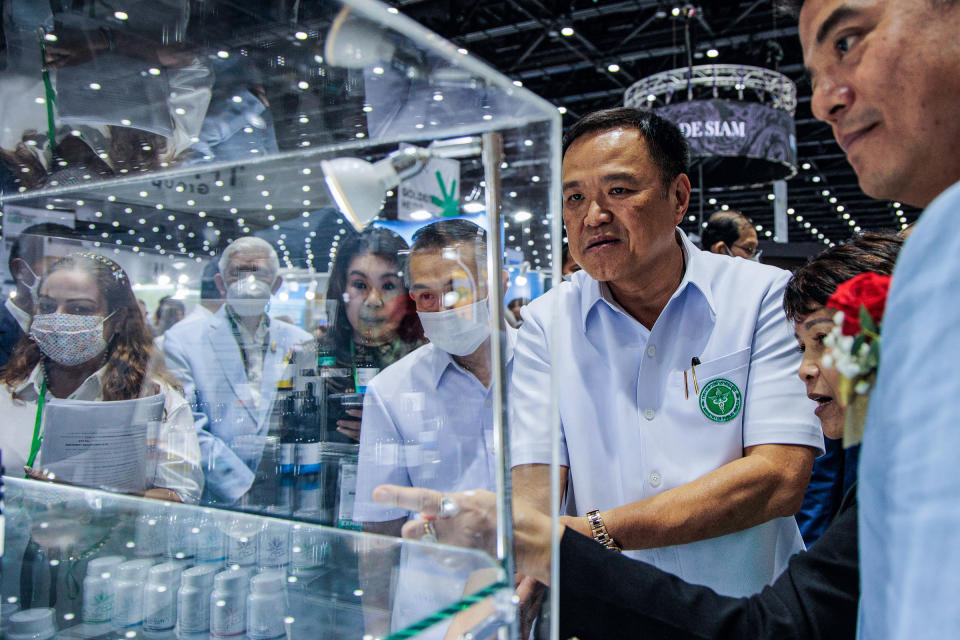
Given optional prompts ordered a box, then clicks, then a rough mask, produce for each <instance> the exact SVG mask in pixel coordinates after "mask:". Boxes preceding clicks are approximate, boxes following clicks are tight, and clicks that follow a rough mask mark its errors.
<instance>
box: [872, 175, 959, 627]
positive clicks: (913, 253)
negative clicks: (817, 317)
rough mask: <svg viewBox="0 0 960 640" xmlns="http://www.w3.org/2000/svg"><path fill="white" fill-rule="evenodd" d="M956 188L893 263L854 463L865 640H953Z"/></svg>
mask: <svg viewBox="0 0 960 640" xmlns="http://www.w3.org/2000/svg"><path fill="white" fill-rule="evenodd" d="M958 210H960V183H957V184H955V185H953V186H952V187H950V188H949V189H948V190H947V191H945V192H944V193H943V194H941V195H940V196H939V197H938V198H937V199H936V200H934V201H933V202H932V203H931V204H930V206H929V207H928V208H927V210H926V211H925V212H924V214H923V216H922V217H921V218H920V221H919V222H918V223H917V226H916V229H915V230H914V232H913V234H912V235H911V236H910V238H909V240H908V241H907V243H906V245H905V246H904V248H903V251H902V252H901V253H900V257H899V259H898V261H897V266H896V270H895V271H894V276H893V286H892V288H891V290H890V296H889V298H888V301H887V312H886V315H885V317H884V319H883V325H882V327H881V330H882V336H883V338H882V340H883V342H882V347H881V364H880V371H879V374H878V377H877V386H876V388H875V389H874V391H873V393H872V394H871V400H870V411H869V413H868V416H867V425H866V430H865V432H864V440H863V445H862V451H861V454H860V456H861V457H860V479H861V482H860V494H859V495H860V571H861V573H860V582H861V589H862V604H861V611H860V615H861V629H860V633H861V637H863V638H868V639H869V640H874V639H876V638H960V605H958V604H957V596H958V594H960V419H958V411H957V406H958V399H960V393H958V391H960V382H958V377H957V373H956V367H957V363H958V361H960V234H958V233H957V212H958Z"/></svg>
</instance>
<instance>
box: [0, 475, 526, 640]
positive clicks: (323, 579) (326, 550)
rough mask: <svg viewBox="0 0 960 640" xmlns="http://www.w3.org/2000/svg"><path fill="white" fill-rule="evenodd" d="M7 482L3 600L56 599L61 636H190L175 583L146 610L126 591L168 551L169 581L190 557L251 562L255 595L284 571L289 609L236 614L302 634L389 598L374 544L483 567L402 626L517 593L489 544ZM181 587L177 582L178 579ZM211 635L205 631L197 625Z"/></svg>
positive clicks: (468, 569) (330, 630) (247, 567)
mask: <svg viewBox="0 0 960 640" xmlns="http://www.w3.org/2000/svg"><path fill="white" fill-rule="evenodd" d="M4 485H5V509H4V513H5V516H6V536H5V542H6V545H5V549H4V557H3V566H2V577H3V601H2V607H3V619H4V622H5V625H6V626H7V629H10V623H9V615H11V614H12V613H13V612H15V611H17V610H21V611H22V610H26V609H36V608H43V607H50V608H52V609H53V610H54V611H55V624H56V628H57V638H131V639H132V638H138V637H147V638H174V637H181V638H182V637H184V634H185V633H186V632H185V631H184V630H183V629H181V628H179V627H178V626H177V622H178V618H177V615H178V613H177V609H176V606H175V605H173V603H175V602H177V597H176V594H174V595H173V596H172V598H173V599H172V600H170V601H169V602H168V601H167V600H166V599H164V598H162V597H159V596H157V595H156V594H153V595H152V596H151V594H149V593H147V594H146V595H145V596H144V597H138V598H133V601H134V602H138V601H139V602H140V606H142V607H143V609H142V614H141V615H140V616H138V615H137V614H136V613H135V611H136V609H137V607H136V605H134V607H133V611H131V609H130V602H129V600H130V598H129V597H127V595H128V594H126V595H125V594H124V591H127V592H129V591H130V590H137V589H140V590H143V589H144V588H146V590H147V591H149V590H150V589H151V587H152V586H155V585H151V584H145V583H146V582H148V581H149V580H150V578H149V575H150V574H149V567H151V566H159V565H161V564H163V563H172V564H173V565H176V568H175V571H174V573H175V574H176V576H175V579H174V580H173V581H172V582H169V581H168V582H167V583H166V584H180V585H183V584H185V583H186V581H185V580H183V579H182V578H181V577H180V574H181V573H182V572H184V571H187V570H189V569H190V568H191V567H211V568H212V571H214V572H215V573H219V572H223V571H238V572H242V573H244V574H245V577H244V579H243V581H242V582H243V585H242V589H241V591H243V594H242V595H243V599H244V600H245V598H246V596H247V595H249V589H248V586H247V585H248V583H249V579H250V578H252V577H253V576H256V575H260V574H264V573H270V572H278V575H280V576H282V583H281V588H282V591H283V593H282V598H281V599H280V600H278V602H280V603H282V611H281V610H277V611H273V612H272V613H271V616H270V617H268V619H258V618H256V617H254V618H253V619H250V618H247V617H246V616H241V618H240V619H238V620H240V621H239V622H237V624H241V625H246V624H247V620H250V622H251V623H253V624H254V625H256V624H257V623H259V624H262V625H266V626H272V627H273V628H277V629H279V630H280V631H281V632H282V633H284V634H286V637H288V638H294V639H296V638H358V637H360V635H362V634H360V633H358V629H360V628H362V624H363V618H364V616H375V615H377V614H383V612H384V611H389V610H390V608H391V607H392V605H393V600H392V598H393V596H392V595H391V594H390V593H382V594H373V593H370V592H365V590H364V586H365V585H363V584H361V583H360V582H359V581H358V577H357V571H356V566H357V564H358V562H361V561H362V560H363V559H364V558H367V557H370V556H372V555H375V554H380V555H385V556H389V555H391V554H393V555H415V556H416V557H417V558H418V565H417V566H418V570H419V571H422V572H423V573H424V574H427V575H429V574H430V573H432V572H433V573H436V574H438V575H444V574H448V573H449V572H450V571H451V569H453V570H455V571H456V572H458V573H463V574H472V575H474V576H480V578H479V579H475V580H474V581H472V583H471V584H472V587H471V589H470V590H468V591H467V592H462V593H458V592H455V591H450V590H449V589H446V590H445V589H444V587H445V586H446V585H445V583H444V582H443V581H442V580H438V582H437V589H436V592H435V593H433V594H431V596H432V597H433V598H434V600H435V601H436V602H438V603H440V604H441V606H440V607H438V609H437V611H436V612H434V614H433V615H431V616H429V617H428V618H427V619H423V620H417V621H413V622H412V623H411V624H410V626H409V627H407V628H404V629H397V630H395V631H394V633H393V634H392V635H391V636H390V637H391V638H412V637H417V631H419V630H424V629H430V627H431V626H432V625H434V624H437V623H440V622H443V621H445V620H448V619H449V618H450V617H452V616H453V615H455V614H456V613H458V612H459V611H461V610H463V609H465V608H467V607H468V606H470V605H471V604H473V603H475V602H478V601H480V600H482V599H483V598H485V597H487V596H496V595H497V594H501V593H502V594H507V598H508V599H509V590H508V587H507V584H506V582H505V581H504V579H503V578H504V576H503V571H502V570H501V569H500V568H499V566H498V565H497V562H496V561H495V560H494V559H493V558H491V557H490V556H488V555H487V554H485V553H481V552H478V551H473V550H468V549H462V548H457V547H450V546H444V545H431V544H428V543H421V542H418V541H410V540H402V539H398V538H387V537H383V536H374V535H371V534H362V533H359V532H355V531H347V530H342V529H334V528H329V527H320V526H315V525H311V524H307V523H297V522H291V521H288V520H278V519H275V518H267V517H262V516H255V515H250V514H243V513H236V512H231V511H223V510H218V509H210V508H199V507H190V506H186V505H179V504H175V503H162V502H158V501H154V500H147V499H143V498H135V497H129V496H121V495H117V494H112V493H105V492H102V491H96V490H92V489H79V488H76V487H68V486H64V485H50V484H46V483H39V482H36V481H32V480H20V479H16V478H10V477H5V478H4ZM107 557H117V558H116V563H115V564H111V565H110V566H111V567H112V569H110V570H106V571H107V572H108V573H109V574H110V575H109V578H108V579H107V580H106V581H104V580H97V579H96V578H98V577H100V576H96V575H94V576H93V579H85V578H86V577H87V576H90V575H91V573H90V569H89V568H88V567H91V566H97V563H96V562H95V561H96V560H97V559H98V558H99V559H102V558H107ZM134 560H142V561H144V562H143V563H141V564H142V565H144V566H142V567H141V568H140V570H139V572H138V573H139V574H140V579H139V581H137V580H131V579H130V577H129V576H128V575H127V570H126V569H122V568H118V566H117V565H118V564H119V563H121V562H129V561H134ZM104 566H105V565H104ZM128 566H129V565H128ZM398 579H402V578H398ZM171 591H172V592H176V591H177V589H176V587H173V588H171ZM181 597H183V596H181ZM144 598H145V599H144ZM151 598H152V599H151ZM200 600H201V599H198V598H196V597H195V598H194V599H193V600H187V601H183V600H181V603H182V602H190V603H193V604H191V605H190V606H189V611H188V610H187V608H186V607H185V609H184V611H182V612H180V613H179V615H180V616H181V617H180V618H179V622H180V624H181V625H182V624H184V618H186V620H190V621H193V624H194V625H196V619H197V618H198V617H201V618H202V617H203V616H202V615H201V614H199V613H197V611H196V610H195V609H196V602H199V601H200ZM202 600H203V602H204V603H205V605H206V606H208V607H211V606H212V607H213V608H216V607H217V606H218V605H217V603H216V601H214V602H213V603H212V604H211V601H210V596H209V593H207V594H206V597H204V598H202ZM371 602H378V603H382V604H381V605H380V606H379V607H378V606H374V605H371V604H370V603H371ZM151 603H152V604H151ZM161 605H163V606H167V605H170V606H173V609H172V610H170V609H169V607H168V608H162V607H161ZM384 605H385V607H386V608H383V607H384ZM242 606H243V608H245V607H246V602H244V603H243V605H242ZM241 613H243V612H241ZM214 616H215V617H216V614H214ZM138 618H139V620H138ZM144 621H146V622H144ZM215 621H216V620H215ZM186 624H190V623H189V622H187V623H186ZM201 626H202V624H201ZM167 627H169V628H167ZM175 627H177V628H176V629H175ZM244 629H246V630H247V633H248V634H251V633H252V631H251V628H248V627H242V628H239V629H237V628H235V629H234V632H235V633H240V634H241V635H242V632H243V630H244ZM216 630H217V629H216V628H215V629H214V631H216ZM220 630H221V631H222V628H220ZM176 633H179V634H180V635H179V636H177V635H175V634H176ZM208 635H209V634H208V633H206V632H197V633H192V634H187V637H190V638H200V637H201V636H202V637H204V638H205V637H208ZM250 637H254V635H250Z"/></svg>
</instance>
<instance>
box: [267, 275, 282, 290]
mask: <svg viewBox="0 0 960 640" xmlns="http://www.w3.org/2000/svg"><path fill="white" fill-rule="evenodd" d="M282 284H283V276H277V279H276V280H274V281H273V287H272V288H271V289H270V293H276V292H277V291H279V290H280V285H282Z"/></svg>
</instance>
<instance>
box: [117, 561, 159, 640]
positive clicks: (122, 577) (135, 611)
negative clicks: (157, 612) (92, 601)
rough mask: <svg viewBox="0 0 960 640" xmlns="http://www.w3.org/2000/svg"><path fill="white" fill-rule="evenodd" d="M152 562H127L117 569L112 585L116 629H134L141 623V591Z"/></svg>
mask: <svg viewBox="0 0 960 640" xmlns="http://www.w3.org/2000/svg"><path fill="white" fill-rule="evenodd" d="M152 566H153V560H151V559H149V558H142V559H140V560H129V561H127V562H124V563H123V564H121V565H120V566H118V567H117V570H116V580H115V581H114V583H113V587H114V592H115V597H114V601H113V626H114V627H117V628H118V629H123V628H127V627H136V626H138V625H140V624H142V623H143V589H144V587H145V586H146V584H147V573H148V572H149V571H150V567H152Z"/></svg>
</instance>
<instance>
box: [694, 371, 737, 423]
mask: <svg viewBox="0 0 960 640" xmlns="http://www.w3.org/2000/svg"><path fill="white" fill-rule="evenodd" d="M742 408H743V394H741V393H740V389H738V388H737V385H735V384H733V383H732V382H730V381H729V380H727V379H726V378H714V379H713V380H711V381H710V382H708V383H707V384H705V385H703V389H701V390H700V411H702V412H703V415H705V416H706V417H707V418H709V419H710V420H713V421H714V422H729V421H730V420H733V419H734V418H736V417H737V415H738V414H739V413H740V409H742Z"/></svg>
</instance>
